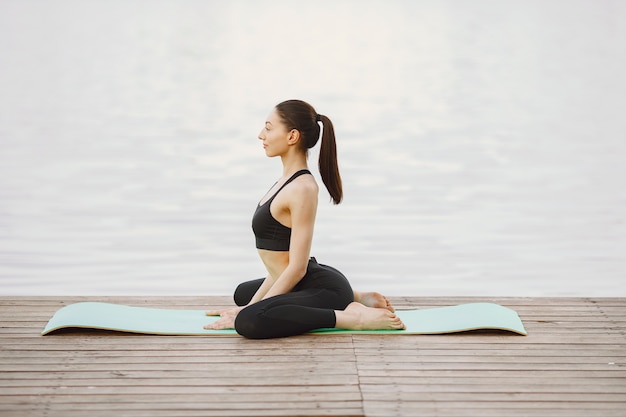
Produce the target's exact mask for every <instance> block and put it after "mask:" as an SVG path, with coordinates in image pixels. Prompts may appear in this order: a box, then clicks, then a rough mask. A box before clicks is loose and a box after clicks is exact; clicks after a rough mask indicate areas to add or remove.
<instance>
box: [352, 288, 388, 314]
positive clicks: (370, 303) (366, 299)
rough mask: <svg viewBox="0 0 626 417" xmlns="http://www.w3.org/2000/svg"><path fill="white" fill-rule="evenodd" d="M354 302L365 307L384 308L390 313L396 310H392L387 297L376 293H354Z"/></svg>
mask: <svg viewBox="0 0 626 417" xmlns="http://www.w3.org/2000/svg"><path fill="white" fill-rule="evenodd" d="M354 301H356V302H357V303H361V304H363V305H364V306H366V307H372V308H384V309H386V310H389V311H391V312H392V313H393V312H395V311H396V309H395V308H393V306H392V305H391V303H390V302H389V300H388V299H387V297H385V296H384V295H382V294H380V293H377V292H359V291H354Z"/></svg>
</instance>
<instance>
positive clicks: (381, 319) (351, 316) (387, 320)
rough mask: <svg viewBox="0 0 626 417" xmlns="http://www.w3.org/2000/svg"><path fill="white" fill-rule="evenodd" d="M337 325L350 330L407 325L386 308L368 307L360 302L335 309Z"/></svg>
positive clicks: (391, 328) (390, 328)
mask: <svg viewBox="0 0 626 417" xmlns="http://www.w3.org/2000/svg"><path fill="white" fill-rule="evenodd" d="M335 316H336V317H337V322H336V324H335V327H336V328H338V329H348V330H401V329H405V328H406V326H405V325H404V323H402V320H400V318H399V317H398V316H396V315H395V314H394V313H393V312H391V311H389V310H387V309H385V308H372V307H367V306H365V305H363V304H361V303H359V302H353V303H350V304H348V307H346V309H345V310H338V311H335Z"/></svg>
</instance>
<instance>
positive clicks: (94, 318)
mask: <svg viewBox="0 0 626 417" xmlns="http://www.w3.org/2000/svg"><path fill="white" fill-rule="evenodd" d="M396 314H397V315H398V316H399V317H400V318H401V319H402V321H403V322H404V324H405V325H406V327H407V328H406V330H343V329H320V330H315V331H313V332H311V333H312V334H395V335H406V334H442V333H456V332H463V331H468V330H479V329H497V330H507V331H511V332H515V333H519V334H522V335H526V334H527V333H526V329H524V325H523V324H522V321H521V320H520V318H519V316H518V315H517V313H516V312H515V311H514V310H511V309H509V308H506V307H503V306H501V305H498V304H493V303H470V304H460V305H456V306H449V307H436V308H426V309H420V310H398V311H396ZM217 319H218V318H217V317H207V316H206V315H205V314H204V311H201V310H172V309H157V308H146V307H132V306H127V305H121V304H110V303H97V302H83V303H75V304H70V305H68V306H65V307H63V308H61V309H59V310H58V311H57V312H56V313H55V314H54V316H53V317H52V318H51V319H50V321H49V322H48V324H47V325H46V327H45V329H44V330H43V332H42V333H41V334H42V335H46V334H49V333H51V332H54V331H55V330H59V329H66V328H87V329H101V330H113V331H120V332H130V333H144V334H158V335H181V336H232V335H236V334H237V333H236V332H235V331H234V330H204V329H203V328H202V327H203V326H204V325H205V324H208V323H211V322H213V321H215V320H217Z"/></svg>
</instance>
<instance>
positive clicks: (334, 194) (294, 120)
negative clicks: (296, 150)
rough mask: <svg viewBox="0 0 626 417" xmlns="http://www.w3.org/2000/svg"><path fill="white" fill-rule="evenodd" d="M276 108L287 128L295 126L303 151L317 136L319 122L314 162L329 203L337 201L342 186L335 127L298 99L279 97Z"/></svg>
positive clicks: (339, 197) (310, 145) (339, 200)
mask: <svg viewBox="0 0 626 417" xmlns="http://www.w3.org/2000/svg"><path fill="white" fill-rule="evenodd" d="M276 111H277V112H278V114H279V115H280V117H281V119H282V120H283V122H284V123H285V125H286V126H287V128H288V129H289V130H291V129H296V130H298V131H299V132H300V135H301V137H302V140H301V141H300V144H301V145H300V146H301V148H302V149H303V150H304V151H305V152H307V151H308V149H309V148H312V147H313V146H315V144H316V143H317V142H318V140H319V139H320V125H319V124H318V122H321V123H322V129H321V133H322V135H321V139H322V144H321V146H320V156H319V163H318V166H319V170H320V175H321V177H322V181H323V182H324V185H325V186H326V189H327V190H328V193H329V194H330V197H331V198H332V200H333V203H335V204H339V203H341V200H342V198H343V189H342V186H341V176H340V175H339V166H338V165H337V143H336V142H335V129H334V128H333V124H332V122H331V121H330V119H329V118H328V117H326V116H323V115H321V114H318V113H317V112H316V111H315V109H314V108H313V106H311V105H310V104H308V103H307V102H305V101H302V100H287V101H283V102H282V103H280V104H278V105H277V106H276Z"/></svg>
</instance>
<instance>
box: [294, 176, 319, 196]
mask: <svg viewBox="0 0 626 417" xmlns="http://www.w3.org/2000/svg"><path fill="white" fill-rule="evenodd" d="M289 185H290V187H289V188H290V190H289V194H290V195H291V196H292V197H294V198H297V199H301V198H306V199H308V198H316V199H317V194H318V193H319V187H318V185H317V181H315V178H314V177H313V175H301V176H299V177H298V178H296V179H295V180H294V181H292V182H291V184H289Z"/></svg>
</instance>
